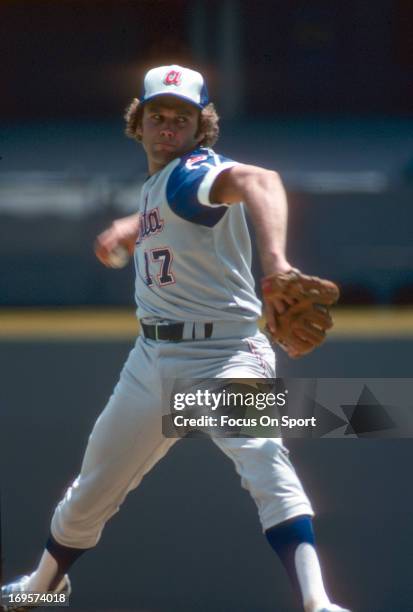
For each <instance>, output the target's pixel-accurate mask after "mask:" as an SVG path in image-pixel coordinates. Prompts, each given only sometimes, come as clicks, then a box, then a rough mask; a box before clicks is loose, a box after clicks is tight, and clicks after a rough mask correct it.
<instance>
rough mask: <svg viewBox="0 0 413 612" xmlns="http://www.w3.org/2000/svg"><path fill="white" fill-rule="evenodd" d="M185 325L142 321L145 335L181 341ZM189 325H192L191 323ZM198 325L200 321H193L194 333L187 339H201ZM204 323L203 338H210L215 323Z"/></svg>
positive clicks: (156, 338) (152, 338)
mask: <svg viewBox="0 0 413 612" xmlns="http://www.w3.org/2000/svg"><path fill="white" fill-rule="evenodd" d="M184 325H185V323H168V324H162V323H157V324H155V325H147V324H146V323H143V322H142V321H141V328H142V331H143V335H144V336H145V338H148V339H149V340H169V341H171V342H180V341H181V340H183V339H184V337H183V336H184ZM189 325H191V323H190V324H189ZM196 325H199V323H192V334H191V337H189V338H187V340H196V339H198V340H199V339H200V338H199V336H198V334H197V335H195V326H196ZM203 325H204V335H203V338H210V337H211V336H212V330H213V328H214V325H213V323H204V324H203ZM197 336H198V337H197Z"/></svg>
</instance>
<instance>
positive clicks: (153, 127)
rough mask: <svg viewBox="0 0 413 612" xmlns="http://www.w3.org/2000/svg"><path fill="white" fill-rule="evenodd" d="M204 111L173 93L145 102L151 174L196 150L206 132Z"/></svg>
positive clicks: (144, 141) (145, 140)
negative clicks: (201, 119)
mask: <svg viewBox="0 0 413 612" xmlns="http://www.w3.org/2000/svg"><path fill="white" fill-rule="evenodd" d="M199 114H200V111H199V110H198V109H197V108H196V107H195V106H193V105H192V104H187V103H185V102H183V101H181V100H178V99H177V98H174V97H173V96H162V97H161V96H160V97H159V98H155V99H154V100H153V101H151V102H148V103H147V104H145V106H144V108H143V116H142V128H141V130H140V132H139V133H140V135H141V138H142V145H143V148H144V149H145V152H146V155H147V158H148V166H149V174H154V173H155V172H157V171H158V170H161V169H162V168H163V167H164V166H166V165H167V164H169V162H170V161H172V160H173V159H175V158H177V157H180V156H181V155H184V154H185V153H188V151H191V150H192V149H194V148H195V147H196V146H197V145H198V143H199V141H200V140H202V137H203V135H202V134H199V133H198V124H199Z"/></svg>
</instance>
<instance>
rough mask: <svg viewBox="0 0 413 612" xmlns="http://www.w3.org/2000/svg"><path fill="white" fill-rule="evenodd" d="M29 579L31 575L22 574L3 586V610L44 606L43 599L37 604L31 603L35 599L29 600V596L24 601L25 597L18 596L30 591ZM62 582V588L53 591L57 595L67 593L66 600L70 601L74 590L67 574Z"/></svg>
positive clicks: (0, 607)
mask: <svg viewBox="0 0 413 612" xmlns="http://www.w3.org/2000/svg"><path fill="white" fill-rule="evenodd" d="M29 580H30V576H21V577H20V578H18V579H17V580H15V581H14V582H10V583H9V584H6V585H5V586H3V587H1V598H0V610H2V611H3V612H25V611H26V610H30V609H32V608H37V607H39V606H42V603H43V602H42V601H39V602H38V603H37V605H31V604H32V603H33V601H29V600H28V598H27V599H26V601H24V600H23V597H16V596H21V595H24V594H27V593H29V591H28V590H27V585H28V582H29ZM62 583H63V584H62ZM61 584H62V586H60V585H59V587H60V588H58V589H56V590H55V591H53V593H54V594H56V595H61V594H62V595H65V601H66V602H68V601H69V596H70V593H71V592H72V586H71V584H70V580H69V576H68V575H67V574H66V575H65V576H64V577H63V580H62V582H61ZM49 594H50V593H49ZM16 599H18V601H16ZM22 600H23V601H22Z"/></svg>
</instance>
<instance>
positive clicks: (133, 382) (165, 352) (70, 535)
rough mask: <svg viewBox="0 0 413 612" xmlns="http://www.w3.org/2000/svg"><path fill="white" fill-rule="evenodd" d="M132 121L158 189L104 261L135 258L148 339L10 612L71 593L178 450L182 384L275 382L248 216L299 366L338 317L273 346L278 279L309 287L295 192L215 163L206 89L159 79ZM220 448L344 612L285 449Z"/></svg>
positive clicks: (324, 609)
mask: <svg viewBox="0 0 413 612" xmlns="http://www.w3.org/2000/svg"><path fill="white" fill-rule="evenodd" d="M125 117H126V133H127V135H128V136H131V137H133V138H135V139H136V140H137V141H138V142H140V143H141V144H142V146H143V148H144V150H145V153H146V156H147V163H148V178H147V179H146V181H145V183H144V185H143V187H142V191H141V194H140V198H139V203H138V210H137V213H136V214H134V215H131V216H129V217H126V218H123V219H119V220H116V221H115V222H114V223H113V224H112V225H111V227H110V228H109V229H107V230H106V231H105V232H103V233H102V234H101V235H99V236H98V238H97V241H96V247H95V249H96V255H97V257H98V258H99V260H100V261H101V262H102V263H103V264H105V265H106V266H114V267H116V266H118V265H119V256H120V255H119V254H121V253H122V251H121V250H122V249H126V250H127V251H128V252H129V253H130V254H132V253H133V254H134V262H135V268H136V302H137V313H138V317H139V320H140V326H141V333H140V335H139V336H138V338H137V341H136V344H135V346H134V348H133V349H132V351H131V353H130V354H129V356H128V358H127V360H126V363H125V365H124V367H123V369H122V372H121V374H120V378H119V382H118V383H117V385H116V387H115V389H114V391H113V394H112V396H111V397H110V399H109V402H108V404H107V405H106V407H105V409H104V410H103V412H102V413H101V415H100V416H99V418H98V419H97V421H96V424H95V426H94V428H93V430H92V433H91V435H90V438H89V442H88V445H87V448H86V452H85V455H84V458H83V462H82V465H81V470H80V473H79V475H78V476H77V478H76V479H75V480H74V482H73V483H72V485H71V486H70V487H69V488H68V490H67V492H66V494H65V496H64V497H63V499H62V500H61V501H60V502H59V504H58V505H57V507H56V509H55V511H54V514H53V517H52V521H51V529H50V536H49V539H48V541H47V543H46V547H45V550H44V552H43V555H42V557H41V559H40V562H39V565H38V567H37V568H36V569H35V571H34V572H33V573H32V574H30V575H28V576H24V577H22V578H20V579H19V580H16V581H15V582H13V583H11V584H9V585H6V586H5V587H3V589H2V599H3V607H4V610H7V611H10V610H19V609H20V606H21V604H16V603H14V604H13V603H10V600H12V599H13V595H16V594H18V593H39V592H40V593H43V592H54V593H69V592H70V582H69V578H68V576H67V572H68V570H69V568H70V567H71V565H72V564H73V563H74V562H75V561H76V559H77V558H78V557H79V556H80V555H82V554H83V553H84V552H85V551H87V550H88V549H90V548H93V547H94V546H96V544H97V543H98V541H99V539H100V537H101V534H102V530H103V528H104V526H105V524H106V522H107V521H108V520H109V519H110V517H111V516H113V515H114V514H115V513H116V512H117V511H118V509H119V507H120V506H121V504H122V503H123V501H124V499H125V497H126V495H127V494H128V493H129V492H130V491H131V490H133V489H134V488H136V487H137V486H138V485H139V483H140V482H141V480H142V478H143V476H144V475H145V474H147V473H148V472H149V471H150V470H151V468H152V467H153V466H154V465H155V464H156V463H157V462H158V461H159V460H160V459H161V458H162V457H163V456H164V455H165V454H166V453H167V451H168V450H169V449H170V448H171V446H172V445H173V444H174V443H175V442H176V439H174V438H166V437H164V435H163V434H162V411H163V408H164V406H163V402H164V401H165V399H164V398H165V397H168V385H170V384H171V383H170V381H171V380H173V379H174V378H176V377H177V376H179V373H182V372H185V377H186V378H191V379H194V380H195V379H212V378H231V379H234V378H235V379H237V378H273V377H275V357H274V352H273V350H272V348H271V345H270V343H269V341H268V339H267V337H266V336H264V335H263V334H262V333H261V332H260V331H259V330H258V327H257V319H258V318H259V317H260V315H261V302H260V301H259V299H258V298H257V296H256V293H255V290H254V279H253V277H252V274H251V269H250V265H251V243H250V237H249V233H248V228H247V223H246V216H245V215H246V211H248V213H249V215H250V217H251V219H252V222H253V224H254V227H255V231H256V235H257V243H258V248H259V253H260V257H261V263H262V268H263V272H264V276H265V279H264V282H263V289H264V305H265V313H266V318H267V324H268V328H269V332H270V333H271V334H272V335H273V337H274V338H276V339H278V340H279V341H280V343H281V345H282V346H283V347H284V348H285V349H286V350H287V351H288V353H289V354H290V355H292V356H298V355H300V354H304V353H305V352H308V351H309V350H311V349H312V348H314V347H315V346H317V345H318V344H320V342H321V341H322V340H323V339H324V336H325V330H326V329H327V328H328V327H329V326H330V325H331V321H330V319H329V314H328V307H325V308H320V309H316V308H312V307H311V309H310V310H311V313H313V311H314V313H315V314H314V317H315V318H314V319H313V320H311V316H310V317H308V316H307V315H306V316H307V318H306V317H301V318H300V317H298V320H300V321H301V331H299V332H296V333H295V334H294V335H293V336H291V335H290V337H289V339H288V338H285V337H284V339H283V338H281V337H277V333H278V332H279V331H280V330H281V329H282V328H283V325H282V324H281V323H282V316H283V315H284V314H285V313H288V312H289V311H290V310H291V309H294V308H295V307H296V306H297V305H298V306H299V305H300V299H297V297H291V296H290V297H289V295H288V293H287V292H285V293H283V290H281V292H280V291H279V287H280V279H281V286H282V287H284V286H285V282H287V281H288V282H289V280H291V278H292V279H293V282H296V281H297V277H298V278H301V280H302V284H301V285H300V287H301V289H302V287H304V285H305V282H304V280H303V279H304V277H300V273H299V271H297V270H295V269H292V267H291V265H290V264H289V262H288V261H287V259H286V255H285V242H286V225H287V203H286V197H285V192H284V189H283V186H282V183H281V182H280V179H279V177H278V175H277V174H276V173H275V172H272V171H268V170H265V169H263V168H258V167H255V166H250V165H245V164H240V163H237V162H235V161H233V160H231V159H227V158H225V157H223V156H222V155H219V154H218V153H216V152H214V151H213V150H212V148H211V147H212V145H213V144H214V143H215V141H216V139H217V136H218V117H217V114H216V112H215V109H214V107H213V105H212V104H211V103H209V100H208V93H207V88H206V85H205V81H204V78H203V76H202V75H201V74H200V73H198V72H195V71H193V70H191V69H189V68H184V67H181V66H177V65H173V66H161V67H157V68H154V69H152V70H150V71H149V72H148V73H147V74H146V76H145V79H144V84H143V93H142V96H141V98H140V100H138V99H134V100H133V101H132V103H131V105H130V107H129V109H128V110H127V113H126V116H125ZM309 278H310V277H305V279H309ZM286 279H287V281H286ZM310 280H311V278H310ZM313 280H314V279H313ZM283 283H284V284H283ZM277 288H278V289H277ZM319 301H320V303H323V302H322V299H321V293H320V300H319ZM333 301H334V300H333ZM306 308H307V310H308V304H307V306H306ZM296 319H297V317H296V316H295V318H294V320H296ZM284 323H285V321H284ZM284 327H287V328H289V327H290V326H289V325H287V326H285V325H284ZM213 440H214V442H215V443H216V444H217V446H218V447H219V448H220V449H221V450H222V451H223V452H224V453H225V454H226V455H227V456H228V457H229V458H230V459H232V461H233V463H234V466H235V469H236V470H237V472H238V474H239V475H240V477H241V481H242V485H243V486H244V487H245V488H246V489H247V490H248V491H249V493H250V494H251V496H252V498H253V499H254V501H255V503H256V505H257V510H258V514H259V519H260V521H261V525H262V529H263V532H264V534H265V536H266V538H267V540H268V542H269V544H270V545H271V547H272V548H273V549H274V551H275V552H276V553H277V554H278V555H279V557H280V559H281V561H282V562H283V564H284V565H285V568H286V570H287V573H288V575H289V577H290V579H291V583H292V586H293V588H294V589H295V591H296V592H297V594H298V596H299V598H300V601H301V603H302V607H303V609H304V610H305V612H348V611H346V610H345V609H344V608H342V607H340V606H338V605H335V604H333V603H332V602H331V601H330V598H329V596H328V595H327V593H326V590H325V588H324V584H323V579H322V573H321V569H320V564H319V561H318V557H317V553H316V548H315V543H314V535H313V527H312V516H313V509H312V507H311V504H310V502H309V500H308V498H307V496H306V494H305V493H304V491H303V487H302V485H301V483H300V481H299V479H298V477H297V475H296V473H295V471H294V468H293V467H292V464H291V462H290V460H289V456H288V451H287V449H286V448H285V446H284V445H283V443H282V440H281V439H280V438H266V439H262V438H260V439H258V438H248V437H245V438H226V437H221V438H219V437H217V438H213ZM276 608H277V606H276V602H274V609H276ZM22 609H24V608H22Z"/></svg>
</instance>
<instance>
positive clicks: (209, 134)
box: [124, 98, 219, 147]
mask: <svg viewBox="0 0 413 612" xmlns="http://www.w3.org/2000/svg"><path fill="white" fill-rule="evenodd" d="M142 113H143V106H142V104H141V103H140V102H139V100H138V98H133V100H132V102H131V103H130V104H129V106H128V107H127V108H126V111H125V115H124V119H125V121H126V128H125V134H126V136H128V138H133V139H134V140H136V141H137V142H140V141H141V137H140V136H139V135H138V134H137V132H136V130H137V128H138V127H139V126H140V125H142ZM218 123H219V117H218V113H217V111H216V110H215V106H214V105H213V104H212V102H210V103H209V104H207V106H206V107H205V108H203V109H202V110H201V113H200V116H199V126H198V132H197V133H198V134H199V133H201V132H202V133H203V134H205V136H204V138H203V139H202V140H201V142H200V143H199V144H200V145H201V146H203V147H212V146H214V144H215V143H216V141H217V140H218V136H219V124H218Z"/></svg>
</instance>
